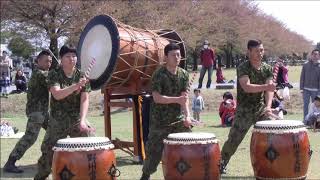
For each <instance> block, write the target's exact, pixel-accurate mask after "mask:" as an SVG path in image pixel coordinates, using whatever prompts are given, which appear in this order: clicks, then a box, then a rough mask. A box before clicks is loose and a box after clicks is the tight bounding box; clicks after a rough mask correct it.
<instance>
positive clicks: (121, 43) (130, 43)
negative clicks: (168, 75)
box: [77, 15, 186, 89]
mask: <svg viewBox="0 0 320 180" xmlns="http://www.w3.org/2000/svg"><path fill="white" fill-rule="evenodd" d="M169 42H175V43H177V44H178V45H179V46H180V50H181V56H182V61H181V63H180V66H185V64H186V63H185V61H184V60H185V57H186V53H185V46H184V43H183V41H182V40H181V38H180V36H179V35H178V34H177V33H176V32H175V31H172V30H153V31H151V30H144V29H138V28H134V27H131V26H129V25H125V24H123V23H121V22H119V21H117V20H116V19H114V18H112V17H110V16H107V15H99V16H96V17H94V18H93V19H91V20H90V21H89V23H88V24H87V25H86V27H85V28H84V30H83V32H82V33H81V36H80V41H79V44H78V48H77V51H78V58H79V59H80V60H78V65H80V66H81V70H82V71H83V72H86V70H87V69H88V67H89V64H90V63H91V62H92V60H93V59H95V64H94V65H93V67H92V70H91V72H90V74H89V79H90V84H91V88H92V89H98V88H101V87H102V86H105V87H107V88H108V87H111V88H117V87H128V86H132V84H135V85H136V86H139V87H145V86H146V87H147V86H149V84H150V78H151V76H152V73H153V72H154V70H155V69H156V68H157V67H158V66H159V65H160V64H163V57H164V52H163V49H164V47H165V46H166V45H167V44H169Z"/></svg>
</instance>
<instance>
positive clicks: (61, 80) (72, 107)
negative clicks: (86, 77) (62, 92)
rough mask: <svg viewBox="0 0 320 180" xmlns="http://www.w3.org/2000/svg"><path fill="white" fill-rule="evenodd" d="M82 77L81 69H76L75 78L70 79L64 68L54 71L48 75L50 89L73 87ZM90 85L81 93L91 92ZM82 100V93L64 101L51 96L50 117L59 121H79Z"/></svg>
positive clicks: (73, 94) (72, 95) (70, 96)
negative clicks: (54, 87)
mask: <svg viewBox="0 0 320 180" xmlns="http://www.w3.org/2000/svg"><path fill="white" fill-rule="evenodd" d="M81 76H82V74H81V72H80V70H79V69H76V70H75V72H74V74H73V76H72V77H70V78H68V77H67V76H66V75H65V74H64V72H63V70H62V68H57V69H53V70H51V71H50V72H49V75H48V88H50V87H53V86H59V87H60V88H61V89H63V88H66V87H68V86H71V85H72V84H75V83H77V82H79V79H80V77H81ZM90 91H91V88H90V85H89V84H87V85H86V86H85V87H84V88H82V90H81V92H90ZM80 100H81V93H77V92H73V93H72V94H71V95H69V96H67V97H66V98H64V99H61V100H56V99H55V98H54V97H53V96H51V101H50V116H52V117H53V118H54V119H55V120H57V121H63V120H66V119H68V120H70V119H71V120H78V119H79V118H80Z"/></svg>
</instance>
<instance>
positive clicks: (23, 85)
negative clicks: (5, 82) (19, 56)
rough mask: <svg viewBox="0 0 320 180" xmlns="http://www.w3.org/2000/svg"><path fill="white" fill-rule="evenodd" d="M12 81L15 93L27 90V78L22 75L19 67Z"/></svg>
mask: <svg viewBox="0 0 320 180" xmlns="http://www.w3.org/2000/svg"><path fill="white" fill-rule="evenodd" d="M14 81H15V82H14V84H15V85H16V89H17V93H21V92H25V91H26V90H27V78H26V77H25V76H24V74H23V72H22V70H21V69H18V70H17V74H16V77H15V80H14Z"/></svg>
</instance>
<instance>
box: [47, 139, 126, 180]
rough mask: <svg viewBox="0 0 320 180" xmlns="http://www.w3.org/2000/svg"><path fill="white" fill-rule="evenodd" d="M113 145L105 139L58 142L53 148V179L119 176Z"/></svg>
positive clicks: (98, 179)
mask: <svg viewBox="0 0 320 180" xmlns="http://www.w3.org/2000/svg"><path fill="white" fill-rule="evenodd" d="M113 148H114V145H113V144H112V143H111V141H110V140H109V139H108V138H106V137H81V138H66V139H60V140H58V142H57V143H56V145H55V146H54V147H53V150H54V154H53V161H52V177H53V179H54V180H65V179H87V180H114V179H116V177H118V176H120V171H119V170H118V169H117V168H116V159H115V155H114V153H113V150H112V149H113Z"/></svg>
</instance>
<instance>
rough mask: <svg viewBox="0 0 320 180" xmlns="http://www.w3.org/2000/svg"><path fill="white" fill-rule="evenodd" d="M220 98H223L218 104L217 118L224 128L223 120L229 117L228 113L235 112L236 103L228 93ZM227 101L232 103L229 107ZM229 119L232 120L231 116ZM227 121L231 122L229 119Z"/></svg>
mask: <svg viewBox="0 0 320 180" xmlns="http://www.w3.org/2000/svg"><path fill="white" fill-rule="evenodd" d="M222 98H223V101H222V102H221V103H220V107H219V116H220V118H221V126H226V121H225V118H226V117H229V116H230V115H228V114H230V112H232V111H233V110H232V109H234V110H235V108H236V102H235V101H234V100H233V95H232V94H231V93H230V92H229V91H227V92H225V93H224V94H223V96H222ZM228 100H231V102H232V103H231V105H232V106H231V107H230V105H229V103H230V102H229V101H228ZM233 114H234V113H233ZM231 117H232V119H233V116H231ZM229 120H231V119H229ZM229 120H227V121H229Z"/></svg>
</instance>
